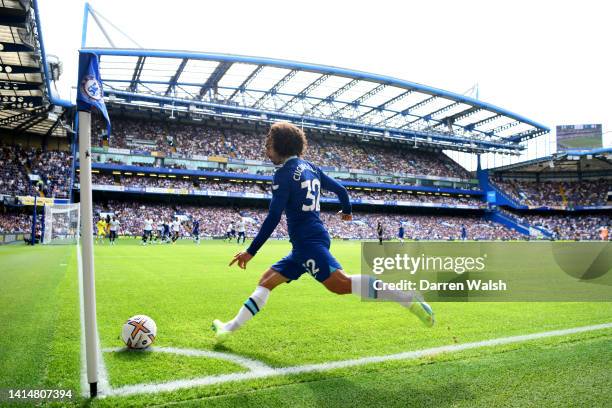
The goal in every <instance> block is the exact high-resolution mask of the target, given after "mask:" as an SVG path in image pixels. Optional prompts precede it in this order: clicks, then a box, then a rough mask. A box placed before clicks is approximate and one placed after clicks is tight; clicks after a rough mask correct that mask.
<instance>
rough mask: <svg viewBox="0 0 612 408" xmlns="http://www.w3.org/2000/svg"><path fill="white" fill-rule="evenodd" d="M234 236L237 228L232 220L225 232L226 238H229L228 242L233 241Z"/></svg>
mask: <svg viewBox="0 0 612 408" xmlns="http://www.w3.org/2000/svg"><path fill="white" fill-rule="evenodd" d="M233 236H236V230H235V229H234V223H233V222H230V223H229V225H228V226H227V231H226V232H225V239H227V241H228V242H232V237H233Z"/></svg>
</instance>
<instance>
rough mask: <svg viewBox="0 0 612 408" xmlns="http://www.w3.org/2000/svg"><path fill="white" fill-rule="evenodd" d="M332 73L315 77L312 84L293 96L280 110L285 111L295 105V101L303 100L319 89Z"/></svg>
mask: <svg viewBox="0 0 612 408" xmlns="http://www.w3.org/2000/svg"><path fill="white" fill-rule="evenodd" d="M329 77H330V75H328V74H324V75H321V76H320V77H318V78H317V79H315V80H314V81H313V82H311V83H310V85H308V86H307V87H306V88H304V89H302V90H301V91H300V92H299V93H298V94H297V95H296V96H294V97H293V98H291V99H290V100H289V101H287V103H285V104H284V105H283V106H282V107H281V108H280V110H281V111H285V110H286V109H289V108H291V107H292V106H293V105H295V103H296V102H297V101H298V100H303V99H304V98H306V96H307V95H308V94H309V93H310V92H312V91H314V90H315V89H317V88H318V87H319V86H321V84H322V83H323V82H325V81H327V78H329Z"/></svg>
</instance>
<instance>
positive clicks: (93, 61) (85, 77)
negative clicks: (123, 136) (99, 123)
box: [77, 52, 111, 137]
mask: <svg viewBox="0 0 612 408" xmlns="http://www.w3.org/2000/svg"><path fill="white" fill-rule="evenodd" d="M92 107H93V108H96V109H97V110H98V111H99V112H100V113H101V114H102V115H103V116H104V120H105V121H106V127H107V132H108V136H109V137H110V134H111V123H110V118H109V117H108V111H107V110H106V105H105V104H104V91H103V90H102V80H101V79H100V70H99V62H98V56H97V55H96V54H92V53H90V52H80V53H79V82H78V87H77V110H79V111H85V112H91V108H92Z"/></svg>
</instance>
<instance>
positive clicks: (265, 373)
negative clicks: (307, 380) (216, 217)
mask: <svg viewBox="0 0 612 408" xmlns="http://www.w3.org/2000/svg"><path fill="white" fill-rule="evenodd" d="M609 328H612V323H603V324H597V325H592V326H582V327H574V328H570V329H562V330H552V331H546V332H540V333H532V334H525V335H519V336H510V337H501V338H497V339H490V340H483V341H476V342H471V343H464V344H452V345H447V346H440V347H433V348H428V349H422V350H415V351H406V352H403V353H397V354H388V355H383V356H372V357H363V358H356V359H351V360H341V361H332V362H327V363H319V364H306V365H301V366H293V367H284V368H270V369H269V370H262V371H256V370H252V371H249V372H246V373H232V374H221V375H211V376H207V377H200V378H192V379H189V380H177V381H169V382H165V383H148V384H134V385H126V386H123V387H118V388H113V389H111V390H109V392H107V393H106V394H105V395H104V396H128V395H135V394H157V393H161V392H171V391H175V390H179V389H186V388H194V387H200V386H206V385H213V384H223V383H227V382H237V381H246V380H254V379H261V378H269V377H279V376H285V375H294V374H303V373H312V372H325V371H330V370H336V369H340V368H347V367H356V366H362V365H367V364H373V363H381V362H386V361H398V360H416V359H418V358H423V357H428V356H434V355H438V354H441V353H456V352H460V351H464V350H471V349H478V348H485V347H492V346H500V345H506V344H514V343H523V342H527V341H530V340H538V339H544V338H550V337H561V336H567V335H571V334H577V333H584V332H591V331H596V330H603V329H609Z"/></svg>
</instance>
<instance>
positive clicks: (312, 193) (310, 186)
mask: <svg viewBox="0 0 612 408" xmlns="http://www.w3.org/2000/svg"><path fill="white" fill-rule="evenodd" d="M302 188H305V189H307V191H306V199H307V200H310V204H308V205H307V204H302V211H321V204H320V199H321V181H320V180H319V179H316V178H315V179H311V180H304V181H302Z"/></svg>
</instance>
